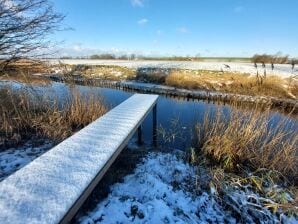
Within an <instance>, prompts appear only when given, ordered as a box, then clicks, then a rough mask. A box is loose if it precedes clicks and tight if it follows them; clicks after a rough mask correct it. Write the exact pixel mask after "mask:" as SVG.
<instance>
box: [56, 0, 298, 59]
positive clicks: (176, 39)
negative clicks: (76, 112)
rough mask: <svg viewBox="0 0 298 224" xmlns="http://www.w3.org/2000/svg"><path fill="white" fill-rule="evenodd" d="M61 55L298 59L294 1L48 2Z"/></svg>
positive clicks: (297, 7)
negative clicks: (60, 19)
mask: <svg viewBox="0 0 298 224" xmlns="http://www.w3.org/2000/svg"><path fill="white" fill-rule="evenodd" d="M52 2H53V3H54V7H55V10H56V11H58V12H62V13H64V14H65V15H66V18H65V20H64V23H63V25H64V27H67V28H71V29H66V30H65V31H61V32H58V33H56V34H54V36H53V37H52V38H54V39H55V40H56V41H59V42H60V48H59V49H60V54H61V56H85V55H91V54H96V53H105V52H109V53H114V54H122V53H136V54H144V55H148V56H173V55H176V56H187V55H189V56H196V55H200V56H204V57H249V56H252V55H254V54H255V53H268V54H275V53H277V52H282V53H283V54H288V55H290V56H292V57H297V56H298V0H205V1H203V0H52Z"/></svg>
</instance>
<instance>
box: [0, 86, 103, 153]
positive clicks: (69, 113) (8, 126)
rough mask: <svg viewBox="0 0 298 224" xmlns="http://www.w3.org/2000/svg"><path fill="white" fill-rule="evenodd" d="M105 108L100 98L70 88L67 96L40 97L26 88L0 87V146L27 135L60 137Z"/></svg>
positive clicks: (70, 132) (59, 138) (59, 139)
mask: <svg viewBox="0 0 298 224" xmlns="http://www.w3.org/2000/svg"><path fill="white" fill-rule="evenodd" d="M105 112H106V108H105V106H104V105H103V101H102V99H101V98H100V97H99V96H97V95H94V94H88V95H87V94H81V93H79V92H78V91H77V90H73V91H72V92H71V93H70V95H69V96H68V97H67V99H66V100H65V101H64V102H63V104H62V102H59V99H58V98H55V99H53V98H51V99H49V98H47V97H42V96H41V95H38V94H36V93H34V91H32V90H30V88H28V89H19V90H16V89H13V88H12V87H11V86H7V87H5V88H2V89H1V90H0V114H1V116H0V148H1V147H4V148H5V147H6V146H7V145H9V146H10V145H14V144H18V143H20V142H22V141H23V140H26V139H28V138H32V137H37V138H46V139H50V140H53V141H57V142H59V141H61V140H63V139H65V138H67V137H69V136H70V135H72V134H73V133H74V132H76V131H78V130H79V129H81V128H83V127H84V126H86V125H87V124H89V123H90V122H92V121H94V120H95V119H97V118H98V117H100V116H101V115H103V114H104V113H105Z"/></svg>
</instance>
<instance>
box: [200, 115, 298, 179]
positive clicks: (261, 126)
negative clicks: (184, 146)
mask: <svg viewBox="0 0 298 224" xmlns="http://www.w3.org/2000/svg"><path fill="white" fill-rule="evenodd" d="M196 130H197V137H198V144H199V145H198V148H200V149H201V150H202V152H203V153H204V154H205V155H207V156H208V157H210V158H212V161H215V162H216V163H219V164H220V165H221V166H222V167H223V168H224V169H226V170H234V171H235V170H239V169H240V168H241V167H243V166H246V167H249V168H250V169H252V170H258V169H260V168H267V169H271V170H275V171H278V172H279V173H280V174H281V175H283V176H285V177H288V179H289V180H292V181H293V180H294V181H295V180H298V156H297V144H298V135H297V132H295V127H293V125H291V123H290V122H289V120H287V119H281V120H279V121H274V120H273V118H272V117H270V113H269V111H265V112H264V111H263V112H260V111H258V110H255V111H250V112H243V111H241V112H240V111H237V110H232V112H231V114H229V115H227V114H224V113H223V111H221V110H219V111H217V114H216V115H215V116H211V114H210V113H207V114H205V117H204V121H203V122H202V123H201V124H198V125H197V126H196ZM296 183H297V182H296Z"/></svg>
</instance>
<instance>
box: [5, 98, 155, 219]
mask: <svg viewBox="0 0 298 224" xmlns="http://www.w3.org/2000/svg"><path fill="white" fill-rule="evenodd" d="M157 97H158V96H156V95H145V94H135V95H134V96H132V97H131V98H129V99H128V100H126V101H124V102H123V103H121V104H120V105H119V106H117V107H116V108H114V109H113V110H111V111H110V112H109V113H107V114H105V115H104V116H103V117H101V118H99V119H98V120H96V121H95V122H93V123H91V124H90V125H88V126H87V127H85V128H84V129H82V130H81V131H79V132H77V133H76V134H74V135H73V136H71V137H70V138H68V139H66V140H65V141H63V142H62V143H60V144H59V145H57V146H56V147H54V148H53V149H51V150H49V151H48V152H46V153H44V154H43V155H41V156H40V157H38V158H37V159H35V160H34V161H32V162H31V163H29V164H28V165H27V166H25V167H24V168H22V169H20V170H19V171H17V172H15V173H14V174H12V175H10V176H9V177H8V178H6V179H4V180H3V181H2V182H0V210H1V213H0V223H33V224H34V223H58V222H59V221H60V220H61V219H62V218H63V216H64V214H65V213H66V212H67V211H68V210H69V209H70V208H71V206H72V205H73V204H74V202H75V201H76V200H77V199H78V197H79V196H80V195H81V193H82V192H83V191H84V190H85V188H86V187H87V186H88V185H89V184H90V182H91V181H92V180H93V178H94V177H95V176H96V174H98V173H99V171H100V170H101V169H102V168H103V167H104V165H105V164H106V162H107V161H108V160H109V158H110V157H111V156H112V155H113V154H114V152H115V151H116V150H117V149H118V147H119V146H120V145H121V144H122V143H123V142H126V140H127V139H126V138H127V136H129V135H130V134H131V132H132V130H133V129H134V127H135V126H136V125H137V124H139V122H141V121H142V120H143V118H144V116H145V115H146V113H147V111H148V110H149V109H150V108H151V106H152V105H153V104H154V103H155V102H156V100H157Z"/></svg>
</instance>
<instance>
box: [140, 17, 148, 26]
mask: <svg viewBox="0 0 298 224" xmlns="http://www.w3.org/2000/svg"><path fill="white" fill-rule="evenodd" d="M148 21H149V20H148V19H146V18H144V19H140V20H139V21H138V24H139V25H145V24H146V23H148Z"/></svg>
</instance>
